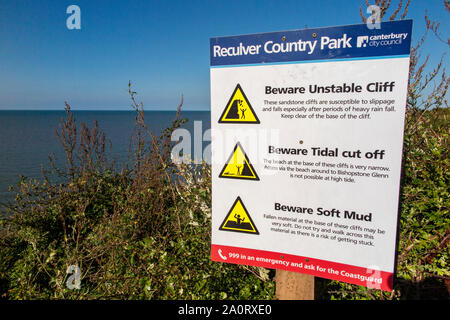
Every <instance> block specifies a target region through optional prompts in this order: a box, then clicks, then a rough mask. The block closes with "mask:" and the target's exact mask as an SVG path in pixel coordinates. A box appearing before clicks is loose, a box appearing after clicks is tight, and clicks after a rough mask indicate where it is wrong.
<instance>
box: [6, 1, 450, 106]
mask: <svg viewBox="0 0 450 320" xmlns="http://www.w3.org/2000/svg"><path fill="white" fill-rule="evenodd" d="M371 2H374V1H371ZM404 2H406V0H405V1H404ZM393 3H394V4H397V3H398V0H397V1H396V0H393ZM71 4H76V5H78V6H79V7H80V9H81V30H69V29H68V28H67V27H66V19H67V18H68V17H69V14H67V13H66V8H67V7H68V6H69V5H71ZM361 5H362V6H363V8H365V4H364V1H363V0H345V1H343V0H339V1H338V0H313V1H310V0H304V1H302V0H296V1H266V0H265V1H261V0H259V1H245V0H241V1H234V0H227V1H196V0H189V1H150V0H146V1H144V0H142V1H141V0H130V1H125V0H115V1H106V0H88V1H81V0H71V1H63V0H53V1H50V0H46V1H44V0H41V1H35V0H28V1H23V0H0V61H1V62H0V110H2V109H3V110H4V109H28V110H35V109H63V108H64V101H65V100H67V101H68V102H69V103H70V104H71V105H72V107H73V108H74V109H83V110H105V109H108V110H130V103H129V97H128V94H127V84H128V81H129V80H131V81H132V83H133V87H134V89H135V90H136V91H137V92H138V98H139V99H140V100H142V101H143V102H144V106H145V107H146V109H162V110H170V109H175V108H176V106H177V105H178V102H179V99H180V96H181V94H182V93H183V94H184V101H185V104H184V106H185V110H194V109H198V110H209V90H210V85H209V38H211V37H215V36H226V35H238V34H248V33H260V32H271V31H279V30H292V29H303V28H305V27H308V28H314V27H326V26H334V25H345V24H356V23H361V18H360V15H359V7H360V6H361ZM425 9H428V13H429V15H430V17H431V18H433V19H435V20H439V21H441V30H442V31H443V33H444V38H446V37H447V34H446V33H445V31H448V30H450V28H449V22H448V21H449V19H448V13H446V12H445V9H444V6H443V1H442V0H429V1H422V0H412V4H411V6H410V9H409V14H408V16H407V18H410V19H413V20H414V30H413V37H414V38H415V39H416V40H417V39H418V38H419V37H420V36H422V34H423V32H424V30H425V28H424V26H425V21H424V14H425ZM391 11H392V10H391ZM446 50H448V47H447V46H446V45H445V44H443V43H441V42H439V41H438V40H436V39H435V38H434V37H433V36H431V35H430V37H429V38H428V40H427V42H426V46H425V48H424V54H426V53H432V61H431V62H432V63H437V62H438V60H439V59H440V56H441V54H442V53H444V52H446ZM447 60H448V58H447V59H446V61H447Z"/></svg>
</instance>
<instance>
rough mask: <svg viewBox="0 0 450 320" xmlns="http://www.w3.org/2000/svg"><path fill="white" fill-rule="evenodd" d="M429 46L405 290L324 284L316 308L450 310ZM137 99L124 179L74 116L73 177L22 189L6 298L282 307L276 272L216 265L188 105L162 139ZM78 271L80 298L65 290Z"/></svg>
mask: <svg viewBox="0 0 450 320" xmlns="http://www.w3.org/2000/svg"><path fill="white" fill-rule="evenodd" d="M408 3H409V2H408ZM430 30H433V28H431V27H430ZM423 40H424V39H423ZM423 40H422V41H419V43H418V45H417V47H415V48H414V50H413V53H412V60H411V73H410V87H409V96H408V104H407V113H406V126H405V142H404V159H403V160H404V174H403V177H402V191H401V208H400V220H399V246H398V267H397V268H398V269H397V277H398V278H397V281H396V282H395V290H394V291H393V292H392V293H389V292H381V291H377V290H373V289H367V288H364V287H361V286H356V285H350V284H344V283H340V282H335V281H329V280H325V279H319V278H317V279H316V298H317V299H423V298H428V299H435V298H440V299H448V296H449V286H450V271H449V268H448V257H449V240H450V224H449V208H450V201H449V198H450V197H449V185H450V183H449V172H448V168H449V161H450V160H449V140H448V138H449V137H448V134H449V132H450V130H449V119H448V117H449V109H448V105H447V101H446V100H445V98H446V94H447V89H448V84H449V80H448V78H447V77H446V74H445V70H443V67H442V64H439V65H438V66H437V67H436V69H435V70H434V71H432V72H431V73H430V74H428V75H422V73H423V72H424V69H425V65H426V63H427V59H425V61H424V62H423V63H422V64H420V63H419V60H420V59H419V48H420V45H421V44H422V42H423ZM432 85H434V89H433V90H429V88H430V86H432ZM426 92H427V93H426ZM129 94H130V97H131V100H132V103H133V106H134V108H135V111H136V125H135V132H134V135H133V137H132V138H131V150H130V151H131V152H130V155H131V156H130V160H129V163H128V165H127V166H126V167H123V168H117V166H116V165H114V163H113V162H111V161H110V159H109V157H108V152H107V148H106V145H107V144H106V143H105V141H106V139H105V136H104V134H103V133H102V131H101V130H100V128H99V127H98V125H97V124H95V125H94V127H93V128H88V127H87V126H86V125H85V124H81V125H80V126H78V125H77V123H76V120H75V119H74V118H73V114H72V113H71V111H70V106H69V105H68V104H66V118H65V119H63V120H62V122H61V125H60V128H59V130H58V132H57V133H58V138H59V140H60V142H61V144H62V146H63V148H64V150H65V154H66V166H65V167H64V168H58V167H56V165H55V164H54V163H55V162H54V161H51V164H52V166H51V169H50V170H48V171H44V172H43V179H42V180H39V181H38V180H31V179H27V178H25V177H24V178H22V179H21V181H20V182H19V183H18V184H17V186H15V187H14V190H15V192H16V199H15V202H14V203H11V204H9V205H8V206H7V210H8V213H9V215H8V216H7V217H6V218H3V219H2V220H0V297H1V298H4V299H274V298H275V284H274V272H273V270H268V269H263V268H254V267H246V266H237V265H230V264H222V263H217V262H211V261H210V248H209V245H210V222H211V207H210V204H211V176H210V169H209V167H208V166H207V165H206V164H203V165H198V166H188V165H175V164H174V163H173V162H171V161H170V160H171V159H170V151H171V147H172V144H171V142H170V136H171V133H172V132H173V130H175V129H176V128H178V127H179V126H181V125H182V124H183V123H184V122H185V119H182V118H181V112H180V108H181V104H180V106H179V107H178V112H177V116H176V118H175V119H174V121H173V123H172V126H171V127H170V128H168V129H167V130H165V131H164V132H163V134H162V135H161V136H155V135H154V134H152V133H151V132H149V130H148V128H147V126H146V125H145V123H144V111H143V106H142V103H137V102H136V100H135V97H136V93H135V92H133V91H132V90H131V86H129ZM150 121H151V119H150ZM71 265H76V266H78V267H79V268H80V270H81V288H80V289H69V288H68V287H67V285H66V282H67V280H70V279H69V276H70V274H67V273H66V270H67V269H68V267H69V266H71Z"/></svg>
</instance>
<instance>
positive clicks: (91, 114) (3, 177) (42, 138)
mask: <svg viewBox="0 0 450 320" xmlns="http://www.w3.org/2000/svg"><path fill="white" fill-rule="evenodd" d="M72 113H73V116H74V118H75V120H76V122H77V126H78V127H80V124H81V123H85V124H86V125H87V126H89V127H92V126H93V125H94V121H95V120H97V121H98V125H99V127H100V129H101V130H102V131H103V132H104V133H105V135H106V140H107V142H108V143H107V146H108V147H110V151H109V154H110V156H111V157H112V158H113V159H115V160H116V162H117V164H118V165H121V164H123V163H125V162H126V161H127V159H128V154H129V146H130V138H131V136H132V134H133V131H134V127H135V126H134V124H135V117H136V113H135V112H134V111H72ZM175 115H176V112H175V111H145V117H144V119H145V123H146V125H147V127H148V128H149V129H150V131H152V132H153V133H154V134H157V135H159V134H160V133H161V132H162V131H163V130H164V129H165V128H167V127H169V126H170V125H171V123H172V120H173V119H174V118H175ZM65 116H66V113H65V111H0V204H1V203H5V202H10V201H13V200H14V198H15V193H14V192H12V191H9V186H14V185H17V183H18V182H19V181H20V176H25V177H28V178H32V179H41V178H42V170H41V167H42V166H43V167H44V168H47V169H50V162H49V156H50V155H52V154H54V156H55V158H56V160H57V161H56V164H57V165H58V166H64V161H65V156H64V150H63V148H62V146H61V144H60V142H59V141H58V138H57V135H56V132H55V130H59V124H60V122H61V120H62V119H63V118H65ZM181 116H182V117H183V118H186V119H187V122H186V123H185V124H184V125H183V128H185V129H187V130H188V131H189V132H190V134H191V139H192V140H191V145H192V146H193V143H194V122H197V124H196V127H197V131H198V130H199V128H201V130H202V133H201V134H202V136H203V132H205V131H206V130H208V129H210V127H211V119H210V112H209V111H182V114H181ZM204 143H206V142H204ZM2 211H3V210H2V209H1V208H0V214H1V212H2Z"/></svg>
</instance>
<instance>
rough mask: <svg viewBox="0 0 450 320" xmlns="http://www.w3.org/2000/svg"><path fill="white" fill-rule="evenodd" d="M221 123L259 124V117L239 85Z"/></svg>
mask: <svg viewBox="0 0 450 320" xmlns="http://www.w3.org/2000/svg"><path fill="white" fill-rule="evenodd" d="M219 123H254V124H258V123H259V119H258V116H257V115H256V113H255V110H253V108H252V105H251V104H250V101H248V99H247V96H246V95H245V93H244V90H242V88H241V85H240V84H239V83H238V84H237V86H236V88H235V89H234V91H233V94H232V95H231V98H230V100H229V101H228V103H227V105H226V106H225V109H224V110H223V113H222V115H221V116H220V118H219Z"/></svg>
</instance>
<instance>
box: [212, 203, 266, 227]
mask: <svg viewBox="0 0 450 320" xmlns="http://www.w3.org/2000/svg"><path fill="white" fill-rule="evenodd" d="M219 230H223V231H234V232H243V233H250V234H259V232H258V229H256V226H255V223H254V222H253V220H252V218H251V217H250V214H249V213H248V211H247V209H246V208H245V206H244V203H243V202H242V200H241V198H240V197H237V199H236V201H234V203H233V205H232V206H231V209H230V211H228V214H227V216H226V217H225V219H224V220H223V222H222V224H221V225H220V228H219Z"/></svg>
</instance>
